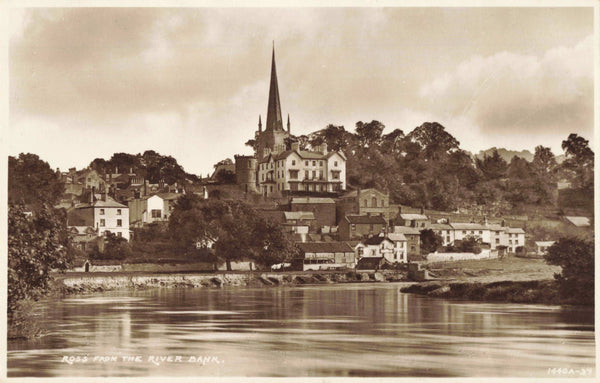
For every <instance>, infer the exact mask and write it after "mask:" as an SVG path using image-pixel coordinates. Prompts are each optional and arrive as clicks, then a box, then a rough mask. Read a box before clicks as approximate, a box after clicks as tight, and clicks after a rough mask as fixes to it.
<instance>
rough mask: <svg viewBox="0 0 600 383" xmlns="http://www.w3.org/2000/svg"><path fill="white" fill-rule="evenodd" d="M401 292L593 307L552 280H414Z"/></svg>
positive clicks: (479, 300) (454, 298) (437, 296)
mask: <svg viewBox="0 0 600 383" xmlns="http://www.w3.org/2000/svg"><path fill="white" fill-rule="evenodd" d="M400 291H401V292H402V293H406V294H417V295H422V296H427V297H430V298H441V299H448V300H455V301H474V302H480V303H522V304H545V305H574V306H587V307H589V306H592V307H593V306H594V302H591V303H590V302H585V301H581V300H580V299H578V297H568V298H567V297H562V296H561V295H560V292H559V288H558V283H557V282H556V281H555V280H550V279H544V280H528V281H510V280H504V281H495V282H490V283H482V282H477V281H453V282H449V283H448V282H447V283H443V282H441V281H429V282H419V283H414V284H412V285H410V286H406V287H402V288H400Z"/></svg>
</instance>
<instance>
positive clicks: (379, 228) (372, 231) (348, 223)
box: [338, 215, 387, 241]
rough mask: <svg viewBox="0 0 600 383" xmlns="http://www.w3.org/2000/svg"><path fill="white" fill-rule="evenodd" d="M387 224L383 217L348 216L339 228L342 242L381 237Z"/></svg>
mask: <svg viewBox="0 0 600 383" xmlns="http://www.w3.org/2000/svg"><path fill="white" fill-rule="evenodd" d="M386 227H387V223H386V221H385V218H383V216H381V215H347V216H346V217H345V218H344V219H343V220H342V221H341V222H340V225H339V228H338V233H339V236H340V240H342V241H349V240H353V239H361V238H364V237H368V236H373V235H379V233H381V232H383V231H385V229H386Z"/></svg>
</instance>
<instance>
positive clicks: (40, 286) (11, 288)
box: [8, 205, 71, 319]
mask: <svg viewBox="0 0 600 383" xmlns="http://www.w3.org/2000/svg"><path fill="white" fill-rule="evenodd" d="M63 218H64V217H63ZM69 247H70V243H69V238H68V236H67V235H66V222H65V221H64V220H61V216H60V215H58V214H55V213H54V211H53V210H52V208H51V207H50V206H48V205H43V206H42V208H41V209H40V210H38V211H37V212H36V213H34V214H33V215H31V216H28V215H26V214H25V208H24V206H22V205H10V206H9V209H8V316H9V319H10V317H11V316H12V315H13V314H14V313H15V311H16V310H17V308H18V305H19V302H20V301H22V300H37V299H38V298H40V297H41V296H42V295H44V294H45V293H46V292H47V291H48V288H49V282H50V280H51V276H50V270H51V269H60V270H62V269H66V268H67V267H68V266H69V262H70V261H71V258H70V253H69V251H68V250H69Z"/></svg>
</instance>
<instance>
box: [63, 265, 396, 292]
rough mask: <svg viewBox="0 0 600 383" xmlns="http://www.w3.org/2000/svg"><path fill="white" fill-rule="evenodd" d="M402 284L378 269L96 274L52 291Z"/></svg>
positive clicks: (66, 276)
mask: <svg viewBox="0 0 600 383" xmlns="http://www.w3.org/2000/svg"><path fill="white" fill-rule="evenodd" d="M399 281H406V275H405V273H402V272H396V271H388V270H381V271H376V272H354V271H349V272H344V273H341V272H278V273H275V272H253V273H251V272H248V273H211V274H205V273H204V274H188V273H186V274H145V275H144V274H139V273H135V274H120V273H110V274H106V273H102V274H100V273H97V274H93V275H92V274H89V273H87V274H84V275H81V273H79V275H69V274H63V275H61V276H60V277H58V278H57V279H56V282H55V290H56V291H57V292H59V293H64V294H80V293H89V292H98V291H109V290H117V289H145V288H158V287H165V288H174V287H189V288H221V287H226V286H232V287H269V286H284V285H305V284H329V283H355V282H399Z"/></svg>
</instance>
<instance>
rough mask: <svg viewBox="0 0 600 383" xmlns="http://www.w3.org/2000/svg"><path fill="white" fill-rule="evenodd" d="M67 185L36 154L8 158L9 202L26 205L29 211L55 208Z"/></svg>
mask: <svg viewBox="0 0 600 383" xmlns="http://www.w3.org/2000/svg"><path fill="white" fill-rule="evenodd" d="M64 190H65V185H64V184H63V183H62V182H61V180H60V177H59V175H58V174H57V173H55V172H54V171H53V170H52V169H51V168H50V165H48V163H47V162H45V161H42V160H41V159H40V158H39V157H38V156H37V155H35V154H30V153H27V154H23V153H21V154H19V157H18V158H15V157H11V156H9V157H8V202H9V204H24V205H26V206H27V207H28V208H29V209H33V210H36V209H40V208H42V205H44V204H47V205H50V206H54V205H56V204H57V203H58V201H59V200H60V196H61V195H62V193H63V192H64Z"/></svg>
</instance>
